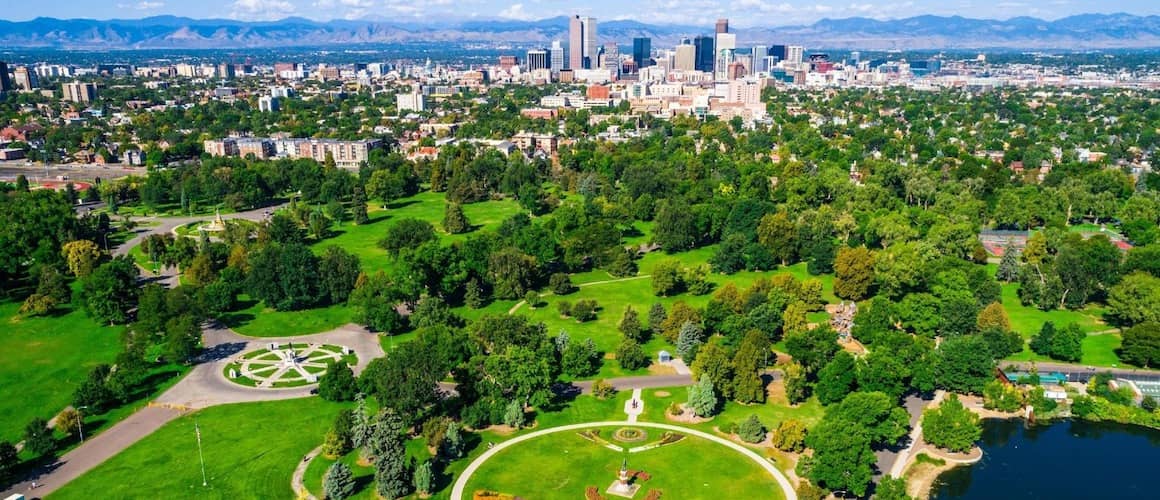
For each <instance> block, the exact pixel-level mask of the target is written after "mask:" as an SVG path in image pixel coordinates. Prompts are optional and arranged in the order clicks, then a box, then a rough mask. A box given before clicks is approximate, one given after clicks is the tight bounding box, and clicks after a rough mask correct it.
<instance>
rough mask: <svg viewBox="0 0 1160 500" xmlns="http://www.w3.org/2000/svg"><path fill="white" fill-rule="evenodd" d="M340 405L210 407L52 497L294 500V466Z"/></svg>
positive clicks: (312, 401)
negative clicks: (205, 481)
mask: <svg viewBox="0 0 1160 500" xmlns="http://www.w3.org/2000/svg"><path fill="white" fill-rule="evenodd" d="M341 407H342V406H341V405H339V404H336V403H328V402H326V401H323V400H321V399H319V398H309V399H293V400H288V401H276V402H266V403H247V404H236V405H226V406H216V407H212V408H208V409H205V410H202V411H199V412H197V413H195V414H193V415H188V416H185V417H182V418H179V419H178V420H176V421H174V422H170V423H169V424H166V425H165V426H164V427H162V428H161V429H160V430H158V431H157V432H155V433H153V434H151V435H149V436H147V437H145V438H144V439H142V440H141V441H139V442H137V443H136V444H134V445H133V446H130V447H129V448H128V449H127V450H125V451H123V452H121V453H120V454H118V455H117V456H115V457H113V458H111V459H109V460H108V461H107V462H105V463H103V464H101V465H100V466H98V467H97V468H95V469H93V470H92V471H90V472H88V473H87V474H85V475H83V476H81V477H80V478H78V479H76V480H75V481H73V482H71V483H69V484H68V485H67V486H65V487H64V488H62V489H60V490H59V491H57V492H56V493H54V494H53V495H52V498H60V499H68V498H92V496H93V492H100V495H99V496H101V497H103V498H291V497H293V493H292V491H291V490H290V476H291V474H292V473H293V471H294V468H295V466H297V464H298V462H299V461H300V460H302V457H303V456H304V455H305V454H306V452H308V451H310V450H311V449H313V448H314V447H315V446H318V445H319V444H320V443H321V442H322V438H323V435H324V434H325V433H326V430H327V428H328V427H329V426H330V425H331V422H332V421H333V420H334V416H335V415H336V414H337V413H338V410H339V409H340V408H341ZM195 418H196V422H197V424H198V425H199V426H200V428H201V440H202V449H203V451H204V453H205V467H206V473H207V475H208V476H209V486H208V487H203V486H202V478H201V469H200V465H199V462H198V453H197V437H196V435H195V433H194V422H195Z"/></svg>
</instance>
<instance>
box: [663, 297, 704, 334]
mask: <svg viewBox="0 0 1160 500" xmlns="http://www.w3.org/2000/svg"><path fill="white" fill-rule="evenodd" d="M685 323H694V324H700V323H701V313H700V312H699V311H697V310H696V309H693V308H692V307H690V306H689V305H688V304H686V303H685V302H684V301H677V302H676V303H674V304H673V307H672V309H671V310H670V311H669V314H668V316H667V317H666V318H665V320H664V322H663V323H662V324H661V335H662V336H663V337H664V338H665V339H666V340H668V341H669V342H672V343H674V344H675V343H676V342H677V337H678V336H679V335H680V333H681V327H682V326H684V325H685Z"/></svg>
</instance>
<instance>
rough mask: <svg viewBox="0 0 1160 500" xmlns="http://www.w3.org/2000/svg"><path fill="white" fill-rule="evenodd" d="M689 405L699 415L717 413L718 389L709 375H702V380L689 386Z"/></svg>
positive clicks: (708, 415) (704, 415) (706, 415)
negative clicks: (714, 386)
mask: <svg viewBox="0 0 1160 500" xmlns="http://www.w3.org/2000/svg"><path fill="white" fill-rule="evenodd" d="M688 405H689V408H691V409H692V410H693V413H694V414H695V415H697V416H698V417H711V416H713V415H714V414H716V413H717V391H716V390H715V389H714V388H713V381H712V380H709V377H708V376H707V375H701V380H699V381H698V382H697V383H696V384H694V385H693V386H691V387H689V400H688Z"/></svg>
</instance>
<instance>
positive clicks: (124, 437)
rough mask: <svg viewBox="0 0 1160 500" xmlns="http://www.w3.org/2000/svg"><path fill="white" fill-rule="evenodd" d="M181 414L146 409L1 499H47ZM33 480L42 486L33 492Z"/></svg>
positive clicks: (172, 411)
mask: <svg viewBox="0 0 1160 500" xmlns="http://www.w3.org/2000/svg"><path fill="white" fill-rule="evenodd" d="M181 415H182V412H181V411H180V410H177V409H173V408H164V407H158V406H148V407H145V408H143V409H142V410H140V411H138V412H136V413H134V414H132V415H130V416H129V417H128V418H126V419H125V420H122V421H121V422H120V423H118V424H116V425H114V426H112V427H110V428H109V429H108V430H106V431H104V432H102V433H100V434H97V435H96V436H93V437H92V438H90V439H87V440H85V444H83V445H81V446H78V447H76V448H74V449H73V450H72V451H70V452H68V453H65V454H64V455H63V456H61V457H60V458H59V459H57V460H56V462H53V463H52V464H49V465H46V466H44V467H41V468H39V469H37V470H36V471H34V472H33V473H32V475H31V476H29V477H27V478H25V480H24V481H21V482H19V483H17V484H14V485H12V486H11V487H9V488H8V489H7V490H5V491H4V492H3V493H0V497H3V498H8V497H9V496H11V495H14V494H23V495H25V496H27V497H29V498H40V497H44V496H45V495H48V494H49V493H52V492H54V491H56V490H57V489H59V488H60V487H62V486H64V485H65V484H68V482H69V481H72V480H73V479H76V478H78V477H80V476H81V475H82V474H84V473H86V472H88V471H89V470H90V469H92V468H93V467H96V466H98V465H100V464H101V463H102V462H104V461H105V460H108V459H109V458H112V457H113V456H114V455H116V454H118V453H120V452H121V451H122V450H124V449H125V448H128V447H129V446H130V445H132V444H133V443H136V442H137V441H140V440H141V439H142V438H144V437H145V436H148V435H149V434H152V433H153V431H156V430H157V429H159V428H161V426H163V425H165V424H167V423H169V422H170V421H172V420H174V419H176V418H177V417H179V416H181ZM33 481H35V482H36V483H37V484H38V485H39V486H37V488H36V489H35V490H33V489H31V486H32V482H33Z"/></svg>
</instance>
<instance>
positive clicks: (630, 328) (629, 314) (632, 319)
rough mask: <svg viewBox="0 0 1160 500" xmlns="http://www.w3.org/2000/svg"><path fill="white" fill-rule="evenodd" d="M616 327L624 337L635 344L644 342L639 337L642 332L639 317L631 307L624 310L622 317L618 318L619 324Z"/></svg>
mask: <svg viewBox="0 0 1160 500" xmlns="http://www.w3.org/2000/svg"><path fill="white" fill-rule="evenodd" d="M616 326H617V328H618V329H620V333H623V334H624V336H625V337H627V338H630V339H632V340H635V341H637V342H643V341H644V339H643V338H642V335H641V333H643V331H644V330H643V329H642V328H641V327H640V316H639V315H638V314H637V313H636V309H634V308H633V307H632V306H627V307H625V308H624V315H623V316H621V317H620V323H619V324H617V325H616Z"/></svg>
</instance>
